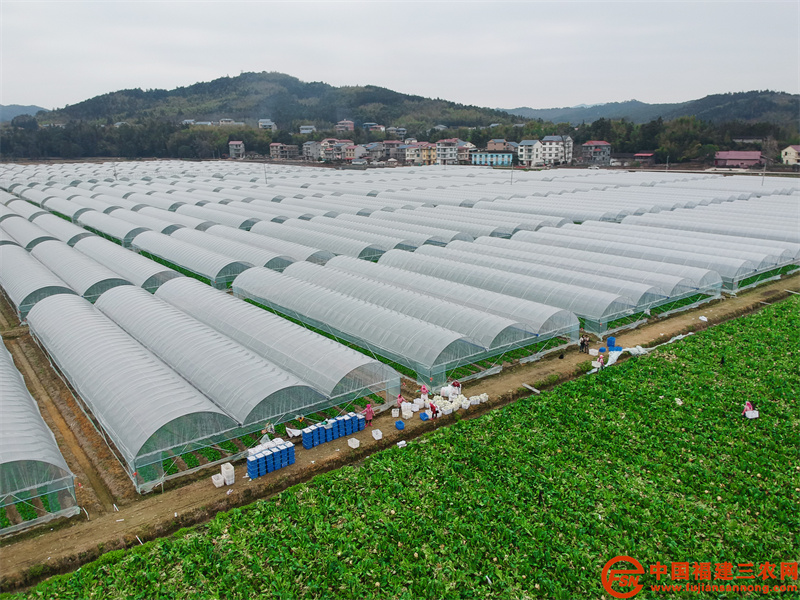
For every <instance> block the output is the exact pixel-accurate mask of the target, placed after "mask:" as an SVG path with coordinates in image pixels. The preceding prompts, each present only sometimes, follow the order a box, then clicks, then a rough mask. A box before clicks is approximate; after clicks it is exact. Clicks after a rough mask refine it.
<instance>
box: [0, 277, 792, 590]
mask: <svg viewBox="0 0 800 600" xmlns="http://www.w3.org/2000/svg"><path fill="white" fill-rule="evenodd" d="M787 290H791V291H794V292H797V293H800V274H798V275H793V276H791V277H789V278H784V279H782V280H779V281H775V282H770V283H768V284H765V285H763V286H761V287H759V288H756V289H753V290H749V291H746V292H744V293H742V294H740V295H738V296H737V297H728V298H725V299H723V300H720V301H718V302H715V303H714V304H711V305H705V306H701V307H699V308H697V309H694V310H691V311H688V312H686V313H681V314H678V315H675V316H671V317H668V318H665V319H662V320H657V321H654V322H651V323H648V324H646V325H644V326H641V327H639V328H638V329H636V330H633V331H628V332H623V333H620V334H618V335H617V336H616V337H617V340H618V344H619V345H621V346H625V347H630V346H636V345H642V346H647V345H653V344H656V343H658V341H659V340H664V341H667V340H669V339H670V338H671V337H672V336H674V335H678V334H680V333H685V332H686V331H689V330H699V329H705V328H706V327H709V326H713V325H714V324H716V323H720V322H723V321H726V320H728V319H730V318H733V317H736V316H739V315H741V314H745V313H748V312H752V311H754V310H758V309H760V308H763V307H764V306H766V305H767V304H769V303H772V302H775V301H778V300H780V299H783V298H785V297H787V296H788V295H789V292H788V291H787ZM701 315H703V316H706V317H707V318H708V322H703V321H700V320H699V318H698V317H699V316H701ZM593 347H595V348H596V347H598V346H597V344H596V343H595V344H594V345H593ZM588 359H589V357H588V356H587V355H586V354H580V353H578V351H577V349H570V350H568V351H566V352H565V353H564V358H563V359H560V358H558V355H555V356H550V357H547V358H545V359H543V360H541V361H538V362H534V363H529V364H527V365H521V366H518V367H515V368H513V369H510V370H507V371H504V372H503V373H501V374H499V375H497V376H493V377H488V378H486V379H483V380H478V381H475V382H470V383H468V384H465V393H466V394H467V395H474V394H480V393H484V392H485V393H488V394H489V396H490V399H491V400H490V402H489V403H488V404H484V405H481V406H480V407H476V408H473V409H470V410H469V411H468V412H467V413H465V414H462V416H461V418H471V417H472V416H475V415H477V414H481V413H483V412H486V411H488V410H492V409H493V408H496V407H498V406H502V405H504V404H507V403H509V402H512V401H514V400H515V399H516V398H519V397H523V396H528V395H530V392H528V391H527V390H526V389H525V388H524V387H522V384H528V385H534V384H535V383H536V382H538V381H541V380H544V379H545V378H546V377H548V376H549V375H552V374H554V373H558V374H559V377H560V379H561V380H562V381H563V380H565V379H568V378H570V377H573V376H574V375H575V372H576V369H577V367H578V365H579V364H580V363H582V362H585V361H586V360H588ZM611 368H613V367H611ZM37 400H39V399H38V398H37ZM45 405H46V404H45ZM394 420H395V419H393V418H392V417H391V416H390V414H388V413H384V414H380V415H377V416H376V418H375V421H374V424H373V427H372V428H371V429H370V428H368V429H367V430H365V431H362V432H359V433H357V434H356V435H354V436H351V437H356V438H357V439H359V440H360V442H361V447H360V448H359V449H358V450H352V449H351V448H349V447H348V446H347V443H346V440H345V439H343V438H342V439H339V440H337V441H334V442H330V443H327V444H323V445H321V446H318V447H316V448H314V449H312V450H304V449H303V448H302V446H301V445H299V444H298V445H297V462H296V463H295V464H294V465H292V466H290V467H287V468H285V469H281V470H280V471H276V472H274V473H272V474H270V475H268V476H266V477H262V478H259V479H257V480H254V481H250V480H249V479H247V478H246V477H244V475H245V471H246V468H245V466H244V464H237V465H236V483H235V484H234V485H233V486H232V487H231V488H227V487H222V488H219V489H217V488H214V487H213V485H212V484H211V482H210V481H209V476H210V475H211V474H212V471H209V472H208V473H207V474H206V476H204V477H203V478H202V479H199V480H197V481H194V482H193V483H189V484H186V485H182V486H180V487H175V488H174V489H168V490H167V491H165V492H163V493H161V492H158V491H156V492H153V493H151V494H149V495H147V496H144V497H141V498H139V499H137V500H136V501H134V502H130V503H129V504H127V505H126V506H120V511H119V512H115V511H111V512H105V513H101V514H92V513H91V512H90V518H89V520H87V519H86V515H84V514H82V515H81V516H80V517H74V518H73V519H72V520H71V521H72V522H71V523H69V524H68V526H66V527H61V528H58V527H56V528H55V530H54V531H49V530H48V528H47V527H45V528H43V529H41V530H40V532H39V533H38V534H36V535H29V536H28V537H27V538H25V539H20V540H18V541H12V542H10V543H7V544H5V545H4V546H3V547H0V573H2V579H0V589H4V590H10V589H15V588H18V587H21V586H25V585H30V584H32V583H35V582H36V581H37V580H39V579H41V578H42V577H43V576H46V575H50V574H54V573H58V572H65V571H69V570H73V569H75V568H77V567H78V566H80V565H81V564H83V563H85V562H87V561H89V560H92V559H94V558H95V557H97V556H98V555H100V554H102V553H103V552H105V551H108V550H111V549H115V548H122V547H128V546H131V545H137V544H139V543H140V541H147V540H150V539H154V538H156V537H159V536H163V535H166V534H168V533H170V532H172V531H175V530H177V529H178V528H180V527H183V526H187V525H191V524H194V523H199V522H203V521H205V520H207V519H209V518H211V517H213V515H214V514H216V512H218V511H219V510H225V509H227V508H230V507H233V506H239V505H243V504H248V503H250V502H252V501H253V500H255V499H256V498H263V497H268V496H270V495H271V494H274V493H276V492H278V491H280V490H282V489H285V488H286V487H288V486H290V485H294V484H295V483H299V482H301V481H305V480H308V479H310V478H311V477H313V476H314V475H316V474H318V473H321V472H324V471H328V470H330V469H334V468H338V467H340V466H342V465H344V464H349V463H353V462H357V461H359V460H362V459H363V458H364V457H365V456H367V455H369V454H371V453H373V452H375V451H378V450H381V449H383V448H386V447H389V446H391V445H393V444H394V443H395V442H396V441H399V440H400V439H406V440H408V439H412V438H414V437H416V436H418V435H421V434H422V433H424V432H426V431H430V430H432V429H435V428H437V427H441V426H447V425H448V424H449V423H452V422H454V420H455V415H451V416H449V417H446V418H442V419H439V420H438V421H436V422H433V423H431V422H428V423H424V422H422V421H420V420H419V419H412V420H410V421H407V422H406V429H405V430H404V431H403V432H400V431H397V430H396V429H395V427H394V425H393V422H394ZM56 427H57V428H58V427H59V425H58V424H57V423H56ZM374 429H380V430H381V431H382V432H383V435H384V439H383V440H381V442H376V441H375V440H373V438H372V430H374ZM59 431H60V429H59ZM62 437H64V436H62ZM59 443H60V444H61V440H60V441H59ZM70 466H72V465H70ZM214 472H216V471H214ZM130 487H132V486H130ZM229 491H230V493H229ZM137 536H138V539H137Z"/></svg>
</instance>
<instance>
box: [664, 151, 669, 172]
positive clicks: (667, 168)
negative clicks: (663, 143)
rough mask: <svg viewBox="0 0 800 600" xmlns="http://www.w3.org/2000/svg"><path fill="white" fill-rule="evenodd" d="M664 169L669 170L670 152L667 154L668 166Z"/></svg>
mask: <svg viewBox="0 0 800 600" xmlns="http://www.w3.org/2000/svg"><path fill="white" fill-rule="evenodd" d="M664 171H669V154H667V166H666V168H665V169H664Z"/></svg>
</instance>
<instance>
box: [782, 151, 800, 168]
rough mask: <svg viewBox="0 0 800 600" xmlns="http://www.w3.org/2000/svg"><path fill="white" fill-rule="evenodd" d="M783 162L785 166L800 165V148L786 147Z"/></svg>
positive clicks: (783, 152)
mask: <svg viewBox="0 0 800 600" xmlns="http://www.w3.org/2000/svg"><path fill="white" fill-rule="evenodd" d="M781 162H783V164H785V165H796V164H800V146H786V148H784V149H783V150H782V151H781Z"/></svg>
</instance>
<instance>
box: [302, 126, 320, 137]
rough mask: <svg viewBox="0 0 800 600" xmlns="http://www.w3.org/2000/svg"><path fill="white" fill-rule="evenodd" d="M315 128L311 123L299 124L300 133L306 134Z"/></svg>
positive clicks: (312, 131)
mask: <svg viewBox="0 0 800 600" xmlns="http://www.w3.org/2000/svg"><path fill="white" fill-rule="evenodd" d="M316 130H317V128H316V127H314V126H313V125H300V133H301V135H308V134H309V133H314V132H315V131H316Z"/></svg>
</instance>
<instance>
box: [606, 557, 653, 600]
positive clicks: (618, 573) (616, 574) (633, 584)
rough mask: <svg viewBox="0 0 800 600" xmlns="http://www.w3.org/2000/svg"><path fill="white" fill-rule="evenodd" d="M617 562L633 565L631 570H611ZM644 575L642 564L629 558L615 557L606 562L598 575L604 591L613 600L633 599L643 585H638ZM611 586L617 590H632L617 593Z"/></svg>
mask: <svg viewBox="0 0 800 600" xmlns="http://www.w3.org/2000/svg"><path fill="white" fill-rule="evenodd" d="M618 562H627V563H630V564H632V565H633V567H634V568H632V569H612V568H611V566H612V565H615V564H617V563H618ZM642 575H644V567H642V563H640V562H639V561H638V560H636V559H635V558H633V557H631V556H622V555H620V556H615V557H614V558H612V559H611V560H610V561H608V562H607V563H606V564H605V566H604V567H603V571H602V573H600V580H601V581H602V582H603V587H604V588H605V590H606V591H607V592H608V593H609V594H611V595H612V596H613V597H614V598H633V597H634V596H635V595H636V594H638V593H639V592H641V591H642V588H643V587H644V584H641V583H639V579H640V577H641V576H642ZM612 586H617V588H622V589H625V588H632V589H629V590H628V591H627V592H618V591H617V590H615V589H614V588H613V587H612Z"/></svg>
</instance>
